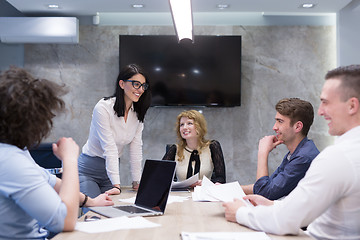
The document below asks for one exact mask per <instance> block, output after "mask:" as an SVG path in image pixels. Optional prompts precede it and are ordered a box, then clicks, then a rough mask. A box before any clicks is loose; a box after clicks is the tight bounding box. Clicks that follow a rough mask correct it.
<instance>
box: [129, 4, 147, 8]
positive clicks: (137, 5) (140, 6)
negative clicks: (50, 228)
mask: <svg viewBox="0 0 360 240" xmlns="http://www.w3.org/2000/svg"><path fill="white" fill-rule="evenodd" d="M131 6H132V7H133V8H143V7H144V4H133V5H131Z"/></svg>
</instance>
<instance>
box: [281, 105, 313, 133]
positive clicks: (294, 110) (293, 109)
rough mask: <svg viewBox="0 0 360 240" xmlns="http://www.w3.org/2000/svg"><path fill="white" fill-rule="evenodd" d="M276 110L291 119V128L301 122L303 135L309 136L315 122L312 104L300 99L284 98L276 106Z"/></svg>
mask: <svg viewBox="0 0 360 240" xmlns="http://www.w3.org/2000/svg"><path fill="white" fill-rule="evenodd" d="M275 109H276V111H277V112H278V113H280V114H281V115H284V116H287V117H289V118H290V125H291V126H293V125H294V124H295V123H296V122H297V121H301V122H302V123H303V128H302V130H301V133H302V134H303V135H304V136H307V134H308V133H309V130H310V127H311V125H312V124H313V121H314V108H313V106H312V105H311V103H310V102H307V101H304V100H301V99H299V98H284V99H281V100H280V101H279V102H278V103H277V104H276V106H275Z"/></svg>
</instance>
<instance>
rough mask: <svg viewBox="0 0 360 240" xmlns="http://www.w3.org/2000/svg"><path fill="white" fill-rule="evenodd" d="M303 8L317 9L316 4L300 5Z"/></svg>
mask: <svg viewBox="0 0 360 240" xmlns="http://www.w3.org/2000/svg"><path fill="white" fill-rule="evenodd" d="M300 7H301V8H313V7H315V4H314V3H303V4H301V5H300Z"/></svg>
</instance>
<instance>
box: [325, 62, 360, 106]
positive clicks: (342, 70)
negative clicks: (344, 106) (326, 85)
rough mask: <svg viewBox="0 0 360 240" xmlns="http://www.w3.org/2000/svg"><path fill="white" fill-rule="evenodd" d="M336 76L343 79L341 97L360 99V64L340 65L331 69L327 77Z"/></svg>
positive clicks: (344, 98)
mask: <svg viewBox="0 0 360 240" xmlns="http://www.w3.org/2000/svg"><path fill="white" fill-rule="evenodd" d="M330 78H336V79H339V80H340V81H341V84H340V87H341V88H342V90H343V91H342V92H341V98H342V100H343V101H347V100H348V99H349V98H352V97H356V98H357V99H359V101H360V65H349V66H344V67H338V68H335V69H333V70H331V71H329V72H328V73H327V74H326V75H325V79H326V80H328V79H330Z"/></svg>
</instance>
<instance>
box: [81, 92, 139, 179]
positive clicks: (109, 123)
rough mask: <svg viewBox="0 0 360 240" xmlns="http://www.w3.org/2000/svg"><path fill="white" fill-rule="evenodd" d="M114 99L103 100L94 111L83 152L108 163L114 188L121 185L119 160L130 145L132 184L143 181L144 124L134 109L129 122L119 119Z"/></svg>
mask: <svg viewBox="0 0 360 240" xmlns="http://www.w3.org/2000/svg"><path fill="white" fill-rule="evenodd" d="M114 104H115V97H113V98H110V99H108V100H104V99H101V100H100V101H99V102H98V103H97V104H96V105H95V107H94V111H93V115H92V120H91V125H90V133H89V138H88V140H87V142H86V144H85V145H84V146H83V148H82V152H83V153H84V154H86V155H88V156H92V157H94V156H97V157H101V158H104V159H105V162H106V171H107V174H108V176H109V178H110V180H111V183H112V184H120V173H119V157H120V156H121V155H122V153H123V149H124V146H125V145H128V144H130V149H129V150H130V166H131V176H132V179H133V181H140V178H141V164H142V130H143V128H144V124H143V123H141V122H140V121H139V120H138V118H137V115H136V112H135V111H134V108H133V106H132V107H131V109H130V111H129V113H128V116H127V121H126V122H125V119H124V117H118V116H117V115H116V113H115V111H114V109H113V107H114Z"/></svg>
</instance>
